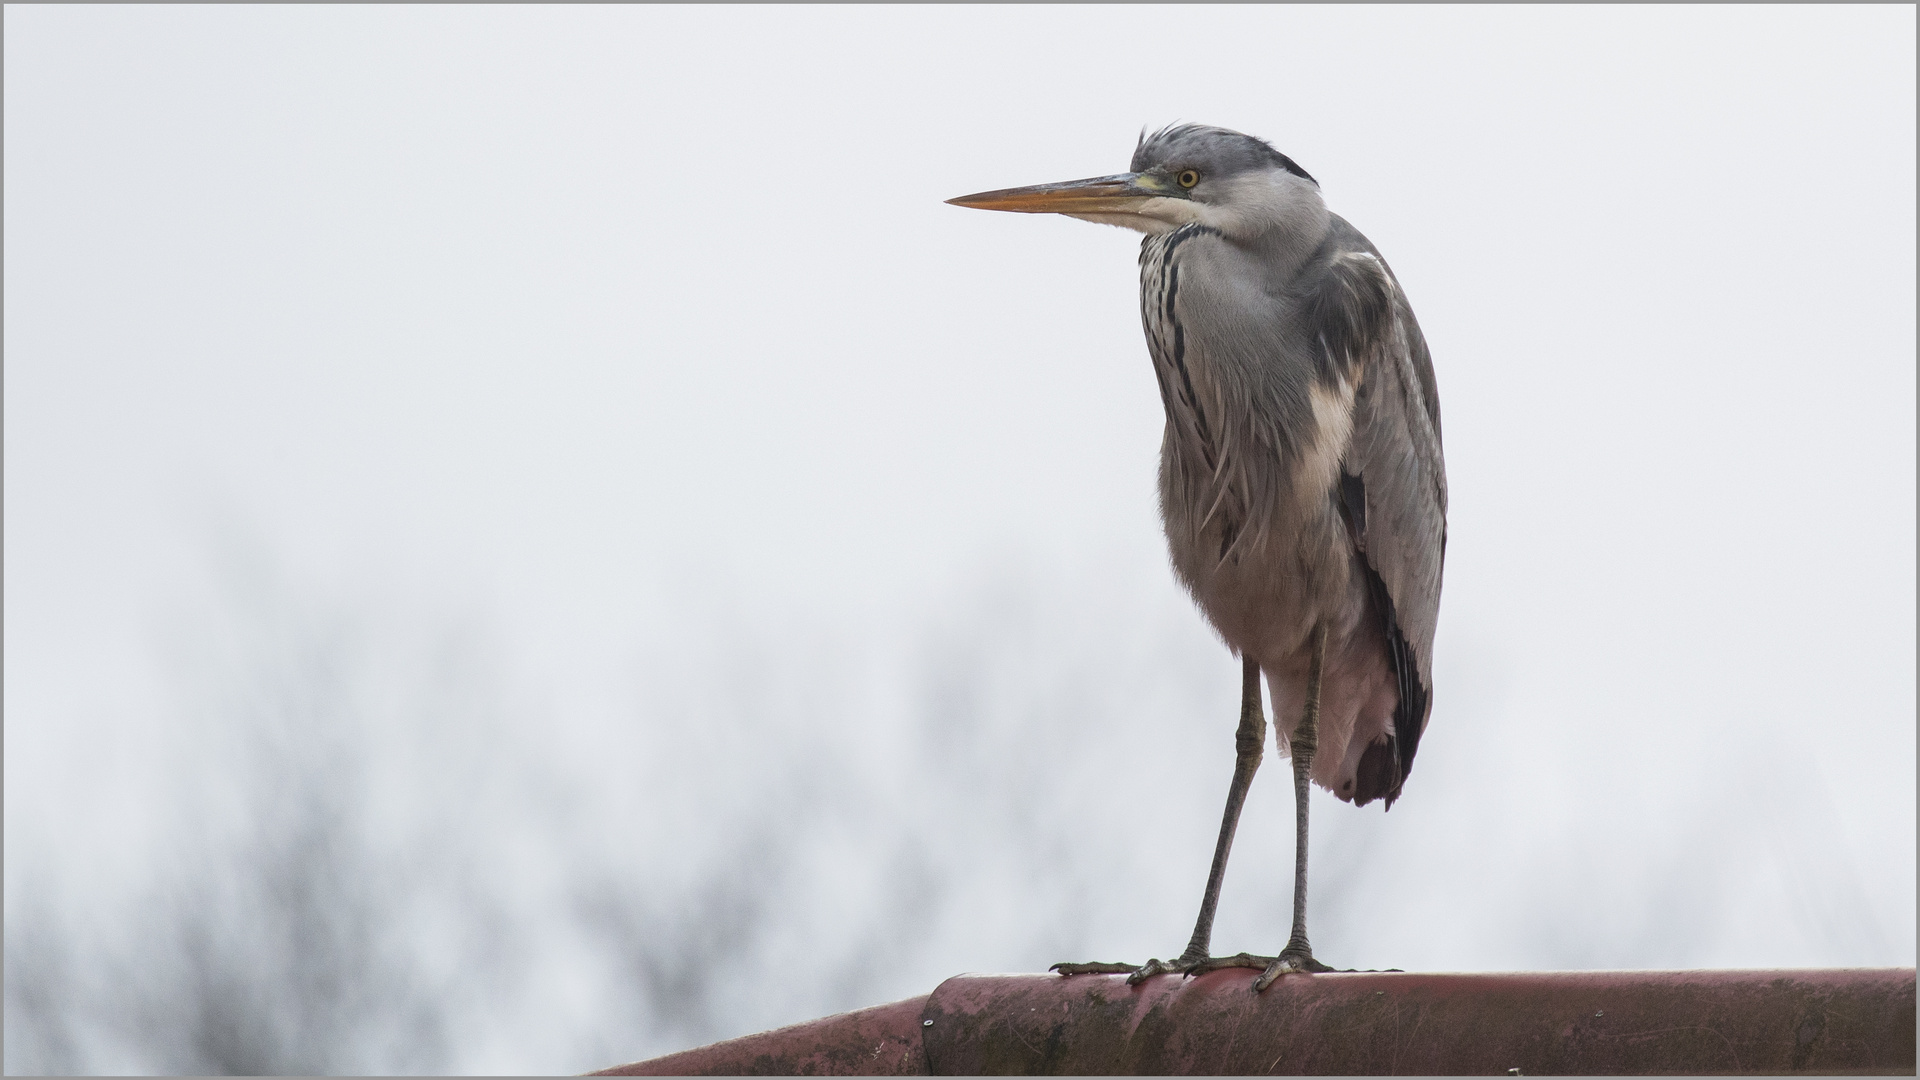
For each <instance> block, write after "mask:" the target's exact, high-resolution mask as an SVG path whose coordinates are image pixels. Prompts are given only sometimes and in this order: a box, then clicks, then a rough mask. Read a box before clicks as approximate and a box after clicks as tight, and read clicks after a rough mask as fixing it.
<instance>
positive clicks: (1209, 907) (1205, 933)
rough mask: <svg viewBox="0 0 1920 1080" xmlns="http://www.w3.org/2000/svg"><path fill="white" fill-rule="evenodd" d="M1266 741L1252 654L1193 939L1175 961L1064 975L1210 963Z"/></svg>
mask: <svg viewBox="0 0 1920 1080" xmlns="http://www.w3.org/2000/svg"><path fill="white" fill-rule="evenodd" d="M1266 742H1267V718H1266V715H1265V714H1264V713H1263V712H1262V710H1261V708H1260V665H1259V664H1257V663H1255V662H1254V660H1253V658H1252V657H1246V658H1244V659H1243V661H1242V668H1241V680H1240V727H1239V728H1238V729H1237V730H1236V731H1235V732H1234V734H1233V746H1234V762H1233V783H1232V784H1231V785H1229V786H1228V788H1227V809H1226V812H1225V814H1223V815H1222V816H1221V819H1220V838H1219V839H1218V840H1216V841H1215V842H1214V845H1213V868H1212V869H1211V870H1209V871H1208V872H1207V891H1206V895H1205V896H1203V897H1201V899H1200V918H1199V919H1198V920H1196V921H1195V922H1194V925H1193V937H1192V939H1191V940H1189V941H1188V942H1187V948H1186V951H1185V952H1183V953H1181V954H1180V958H1179V959H1178V960H1174V961H1171V962H1168V961H1163V960H1149V961H1147V962H1146V964H1145V965H1144V966H1142V967H1139V968H1135V967H1133V966H1131V965H1128V964H1055V965H1053V970H1054V971H1058V972H1060V973H1061V974H1062V975H1090V974H1105V975H1118V974H1122V973H1125V974H1126V975H1127V982H1128V983H1129V984H1136V985H1137V984H1138V983H1140V982H1141V981H1142V980H1144V979H1147V978H1149V977H1151V976H1154V975H1159V974H1163V973H1165V972H1173V971H1185V972H1191V971H1193V970H1195V969H1196V968H1198V967H1200V966H1201V965H1202V964H1204V963H1206V961H1207V950H1208V948H1209V946H1210V945H1211V944H1212V942H1213V912H1214V908H1216V907H1217V906H1219V903H1220V883H1221V882H1222V881H1224V880H1225V879H1226V876H1227V856H1228V855H1229V854H1230V853H1231V852H1232V851H1233V834H1234V832H1235V830H1237V829H1238V828H1239V826H1240V808H1241V807H1242V806H1244V805H1246V801H1247V788H1249V787H1251V786H1252V785H1253V774H1254V773H1255V772H1257V771H1259V769H1260V755H1261V751H1262V748H1263V747H1265V745H1266Z"/></svg>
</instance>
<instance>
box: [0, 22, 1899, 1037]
mask: <svg viewBox="0 0 1920 1080" xmlns="http://www.w3.org/2000/svg"><path fill="white" fill-rule="evenodd" d="M1914 29H1915V27H1914V11H1913V9H1912V8H1911V7H1876V8H1853V9H1845V8H1783V7H1767V8H1759V9H1752V8H1728V7H1714V8H1705V9H1683V10H1671V9H1663V8H1633V9H1619V10H1615V9H1600V10H1595V9H1565V8H1555V9H1548V10H1535V9H1518V8H1497V9H1475V10H1466V11H1462V10H1447V9H1433V8H1418V9H1394V8H1378V7H1360V8H1338V9H1311V8H1308V9H1301V8H1283V9H1248V8H1232V9H1205V8H1177V9H1159V8H1144V7H1127V8H1088V7H1073V8H1054V9H1045V8H1043V9H1014V8H986V9H965V8H930V9H913V10H872V9H858V10H852V9H812V10H790V9H753V8H725V9H713V10H705V9H703V10H685V9H671V8H669V9H654V8H648V9H633V8H605V7H594V8H580V9H555V8H541V9H517V8H500V7H488V8H445V7H432V8H410V9H395V8H377V7H340V8H297V7H274V8H232V7H214V8H196V9H172V8H160V7H115V8H77V7H17V6H10V7H8V8H7V9H6V11H5V32H6V34H5V61H6V71H5V92H6V98H5V123H6V129H5V130H6V134H5V150H6V157H5V199H6V203H5V208H6V220H5V225H6V239H5V272H6V278H5V301H6V324H5V347H6V357H5V359H6V371H5V392H6V398H5V453H6V458H5V482H6V489H5V511H6V516H5V543H6V566H5V570H6V572H5V618H6V622H5V630H6V635H5V662H6V684H5V708H6V864H5V869H6V1031H7V1038H6V1065H7V1068H8V1069H9V1071H15V1070H65V1069H92V1070H116V1069H118V1070H183V1071H188V1072H203V1071H221V1070H240V1071H273V1070H294V1071H332V1070H345V1071H381V1070H407V1069H427V1070H486V1071H520V1070H534V1071H554V1070H558V1071H567V1070H579V1069H586V1068H591V1067H596V1066H600V1065H606V1064H610V1063H613V1062H616V1061H620V1060H626V1059H631V1058H636V1057H641V1056H645V1055H650V1054H654V1053H659V1052H664V1051H666V1050H671V1049H675V1048H678V1047H681V1046H687V1045H692V1044H695V1043H699V1042H704V1041H707V1040H710V1039H713V1038H718V1037H722V1036H728V1035H733V1034H739V1033H742V1032H746V1031H750V1030H756V1029H760V1028H764V1027H768V1026H771V1025H774V1024H779V1023H785V1022H790V1021H795V1020H800V1019H804V1018H806V1017H809V1016H813V1015H818V1014H820V1013H823V1012H826V1011H831V1010H835V1009H841V1008H850V1007H857V1006H861V1005H867V1004H874V1003H877V1002H881V1001H886V1000H891V999H895V998H901V997H906V996H910V995H913V994H917V993H924V992H926V991H927V990H928V989H930V988H931V987H932V986H933V985H934V984H935V983H937V982H938V981H939V980H940V979H941V978H943V977H945V976H947V975H951V974H955V973H958V972H961V971H966V970H1037V969H1040V968H1042V967H1044V965H1046V964H1048V963H1050V962H1053V961H1055V960H1063V959H1094V958H1099V959H1128V960H1143V959H1145V958H1146V957H1147V956H1148V955H1161V956H1165V955H1168V954H1169V953H1171V952H1175V951H1177V950H1178V949H1179V948H1180V946H1181V944H1182V943H1183V942H1184V941H1185V939H1186V934H1187V932H1188V930H1189V928H1190V925H1191V919H1192V915H1193V907H1194V905H1195V903H1196V902H1197V900H1198V895H1199V890H1200V885H1201V878H1202V875H1203V874H1204V872H1205V864H1206V860H1207V857H1208V854H1209V850H1210V843H1211V839H1212V834H1213V830H1214V828H1215V827H1216V823H1217V820H1218V819H1217V814H1218V810H1219V801H1220V798H1221V796H1222V794H1223V792H1224V789H1225V786H1226V780H1227V776H1228V773H1229V771H1230V760H1231V753H1232V751H1231V741H1232V738H1231V730H1232V724H1233V720H1234V710H1235V700H1234V699H1235V695H1236V691H1237V685H1238V684H1237V677H1236V676H1237V668H1236V666H1235V664H1234V661H1233V660H1232V659H1231V658H1230V657H1229V656H1227V655H1226V653H1225V651H1224V650H1223V649H1222V648H1220V647H1219V645H1218V644H1217V643H1216V642H1215V641H1214V640H1212V638H1211V637H1210V635H1209V633H1208V632H1207V630H1206V629H1205V628H1204V626H1203V625H1202V623H1201V622H1200V620H1199V618H1198V616H1197V615H1195V614H1194V613H1193V611H1192V610H1191V608H1190V605H1188V603H1187V602H1186V600H1185V598H1184V597H1183V596H1182V595H1181V594H1180V593H1179V592H1178V591H1177V589H1176V587H1175V586H1174V585H1173V584H1172V582H1171V580H1170V577H1169V575H1168V572H1167V570H1166V568H1165V563H1164V554H1163V551H1162V547H1161V542H1160V538H1159V536H1158V531H1157V529H1158V527H1157V522H1156V518H1155V511H1154V506H1153V486H1152V476H1153V469H1154V465H1155V460H1156V452H1157V446H1158V440H1159V425H1160V421H1161V412H1160V405H1159V402H1158V400H1157V398H1156V397H1155V389H1154V382H1153V379H1152V378H1151V375H1150V370H1149V366H1148V363H1147V360H1146V355H1145V350H1144V346H1143V344H1142V342H1141V338H1140V331H1139V326H1138V317H1137V310H1136V300H1135V280H1134V254H1135V248H1136V243H1135V238H1134V237H1133V236H1132V235H1131V234H1127V233H1123V232H1121V231H1118V230H1113V229H1104V228H1099V227H1094V226H1090V225H1085V224H1082V223H1079V222H1074V221H1070V220H1066V219H1055V218H1028V217H1017V216H1014V215H989V214H982V213H977V212H968V211H963V210H959V209H957V208H954V207H949V206H944V205H942V203H941V200H942V199H945V198H947V197H950V196H953V195H957V194H962V193H965V192H971V191H977V190H981V189H985V188H993V187H1002V186H1007V185H1013V184H1024V183H1032V182H1039V181H1046V180H1060V179H1068V178H1074V177H1080V176H1089V175H1097V174H1101V173H1107V172H1113V171H1116V170H1119V169H1121V168H1124V166H1125V164H1126V161H1127V158H1128V155H1129V153H1130V152H1131V150H1132V146H1133V139H1134V137H1135V135H1136V133H1137V132H1138V131H1139V129H1140V127H1141V125H1143V124H1152V125H1158V124H1161V123H1165V122H1168V121H1171V120H1176V119H1190V120H1198V121H1204V122H1210V123H1217V124H1223V125H1227V126H1231V127H1235V128H1239V129H1242V130H1246V131H1249V132H1253V133H1257V134H1260V135H1263V136H1267V137H1269V138H1271V139H1272V140H1274V142H1275V143H1276V145H1278V146H1279V147H1280V148H1281V149H1282V150H1283V151H1285V152H1286V153H1288V154H1290V155H1292V156H1293V157H1294V158H1295V159H1297V160H1298V161H1299V162H1300V163H1301V164H1302V165H1303V166H1305V167H1306V168H1307V169H1308V170H1310V171H1311V172H1312V173H1313V174H1314V175H1315V176H1316V177H1318V178H1319V180H1320V182H1321V183H1322V185H1323V187H1324V190H1325V192H1326V195H1327V198H1328V201H1329V203H1330V204H1331V205H1332V206H1333V207H1334V209H1335V210H1336V211H1338V212H1339V213H1341V214H1343V215H1345V216H1347V217H1348V218H1349V219H1350V220H1352V221H1353V222H1354V223H1355V224H1356V225H1358V226H1359V227H1360V228H1361V229H1362V230H1364V231H1365V232H1367V233H1368V235H1369V236H1371V237H1372V239H1373V240H1374V241H1375V242H1376V243H1377V244H1378V245H1379V247H1380V248H1381V250H1382V251H1384V252H1385V253H1386V255H1387V257H1388V258H1389V259H1390V260H1391V261H1392V263H1393V266H1394V268H1395V270H1396V271H1397V273H1398V275H1399V277H1400V279H1401V281H1402V282H1403V283H1404V284H1405V286H1406V288H1407V290H1408V292H1409V294H1410V295H1411V297H1412V299H1413V302H1414V305H1415V308H1416V310H1417V311H1418V312H1419V314H1420V317H1421V320H1422V323H1423V325H1424V326H1425V329H1426V332H1427V335H1428V338H1429V340H1430V341H1431V343H1432V346H1433V351H1434V356H1435V363H1436V368H1437V370H1438V375H1439V381H1440V388H1441V397H1442V402H1443V407H1444V416H1445V422H1446V441H1447V453H1448V464H1449V472H1450V479H1451V489H1452V497H1453V506H1452V515H1451V520H1452V526H1451V536H1450V545H1449V555H1450V559H1449V565H1448V568H1447V569H1448V574H1447V582H1446V598H1445V603H1444V605H1443V608H1442V616H1441V625H1440V631H1439V644H1438V652H1437V657H1436V661H1435V666H1436V673H1435V683H1436V695H1437V696H1436V702H1437V704H1436V706H1435V709H1434V713H1433V719H1432V725H1431V727H1430V729H1429V731H1428V734H1427V737H1426V740H1425V741H1424V742H1423V743H1422V745H1421V753H1420V760H1419V768H1418V769H1416V770H1415V772H1414V775H1413V777H1412V778H1411V780H1410V782H1409V786H1408V788H1407V795H1406V797H1405V799H1404V800H1403V801H1402V802H1400V803H1399V804H1398V805H1397V806H1396V808H1395V810H1394V812H1393V813H1392V814H1391V815H1382V814H1381V813H1380V812H1379V811H1378V809H1377V808H1369V809H1368V810H1365V811H1357V810H1354V809H1352V808H1350V807H1346V806H1344V805H1340V804H1338V803H1336V802H1334V801H1333V800H1332V799H1331V798H1328V797H1317V798H1318V801H1317V802H1316V807H1315V809H1316V814H1317V815H1318V817H1317V819H1316V823H1317V824H1316V834H1315V859H1316V865H1317V867H1318V868H1319V872H1318V875H1317V876H1316V877H1315V879H1314V893H1313V905H1314V924H1313V929H1314V940H1315V943H1316V945H1317V946H1318V949H1319V951H1320V952H1321V953H1322V954H1323V955H1324V956H1325V957H1327V958H1329V959H1331V960H1334V961H1336V962H1339V963H1342V964H1357V965H1359V966H1386V965H1393V966H1400V967H1405V968H1409V969H1503V968H1560V967H1680V966H1738V967H1754V966H1773V965H1822V966H1825V965H1892V964H1899V965H1911V964H1912V963H1913V962H1914V952H1915V946H1914V941H1915V931H1914V925H1915V922H1914V920H1915V906H1914V883H1915V865H1914V844H1915V836H1914V820H1915V793H1914V775H1915V750H1914V726H1915V725H1914V709H1915V688H1914V667H1915V665H1914V655H1915V637H1914V620H1915V610H1914V596H1915V580H1914V565H1915V562H1914V560H1915V542H1914V520H1915V501H1914V491H1915V476H1914V457H1915V424H1914V393H1915V387H1914V367H1915V343H1914V317H1915V308H1914V290H1915V275H1914V258H1915V247H1914V235H1915V221H1914V203H1915V184H1914V160H1915V143H1914V127H1915V115H1914V98H1915V80H1914V53H1913V47H1912V46H1913V40H1914ZM1284 777H1285V769H1284V766H1279V767H1276V766H1274V765H1273V764H1271V763H1270V764H1269V766H1268V769H1267V771H1265V772H1263V774H1262V775H1261V777H1260V780H1259V781H1258V782H1257V783H1256V785H1255V791H1254V795H1253V798H1252V800H1251V802H1250V804H1249V810H1248V817H1247V820H1246V824H1245V825H1244V827H1243V829H1242V833H1241V839H1240V842H1239V845H1238V847H1237V861H1236V863H1235V864H1234V866H1233V873H1232V874H1231V875H1230V876H1229V878H1228V882H1227V889H1226V894H1225V899H1224V902H1223V905H1222V909H1221V913H1220V922H1219V927H1218V930H1217V933H1216V939H1215V940H1216V944H1217V945H1218V946H1220V947H1221V948H1223V949H1228V950H1234V949H1241V948H1247V949H1254V950H1262V951H1271V950H1272V949H1273V948H1275V947H1277V946H1278V945H1279V944H1280V943H1281V940H1282V937H1283V936H1284V932H1285V919H1286V914H1287V911H1286V903H1287V899H1286V898H1287V889H1288V873H1289V869H1290V862H1289V859H1290V853H1291V846H1290V840H1289V834H1290V828H1291V819H1290V814H1289V811H1288V806H1287V801H1288V800H1287V797H1286V785H1285V783H1284Z"/></svg>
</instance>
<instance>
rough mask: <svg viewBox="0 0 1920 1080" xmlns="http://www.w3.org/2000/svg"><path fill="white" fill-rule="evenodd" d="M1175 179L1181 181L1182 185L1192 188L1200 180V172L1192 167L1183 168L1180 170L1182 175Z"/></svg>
mask: <svg viewBox="0 0 1920 1080" xmlns="http://www.w3.org/2000/svg"><path fill="white" fill-rule="evenodd" d="M1174 179H1175V180H1178V181H1179V182H1180V186H1181V187H1183V188H1190V187H1192V186H1193V185H1195V184H1197V183H1199V182H1200V174H1199V173H1197V172H1194V171H1193V170H1192V169H1182V170H1180V175H1179V176H1176V177H1174Z"/></svg>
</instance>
